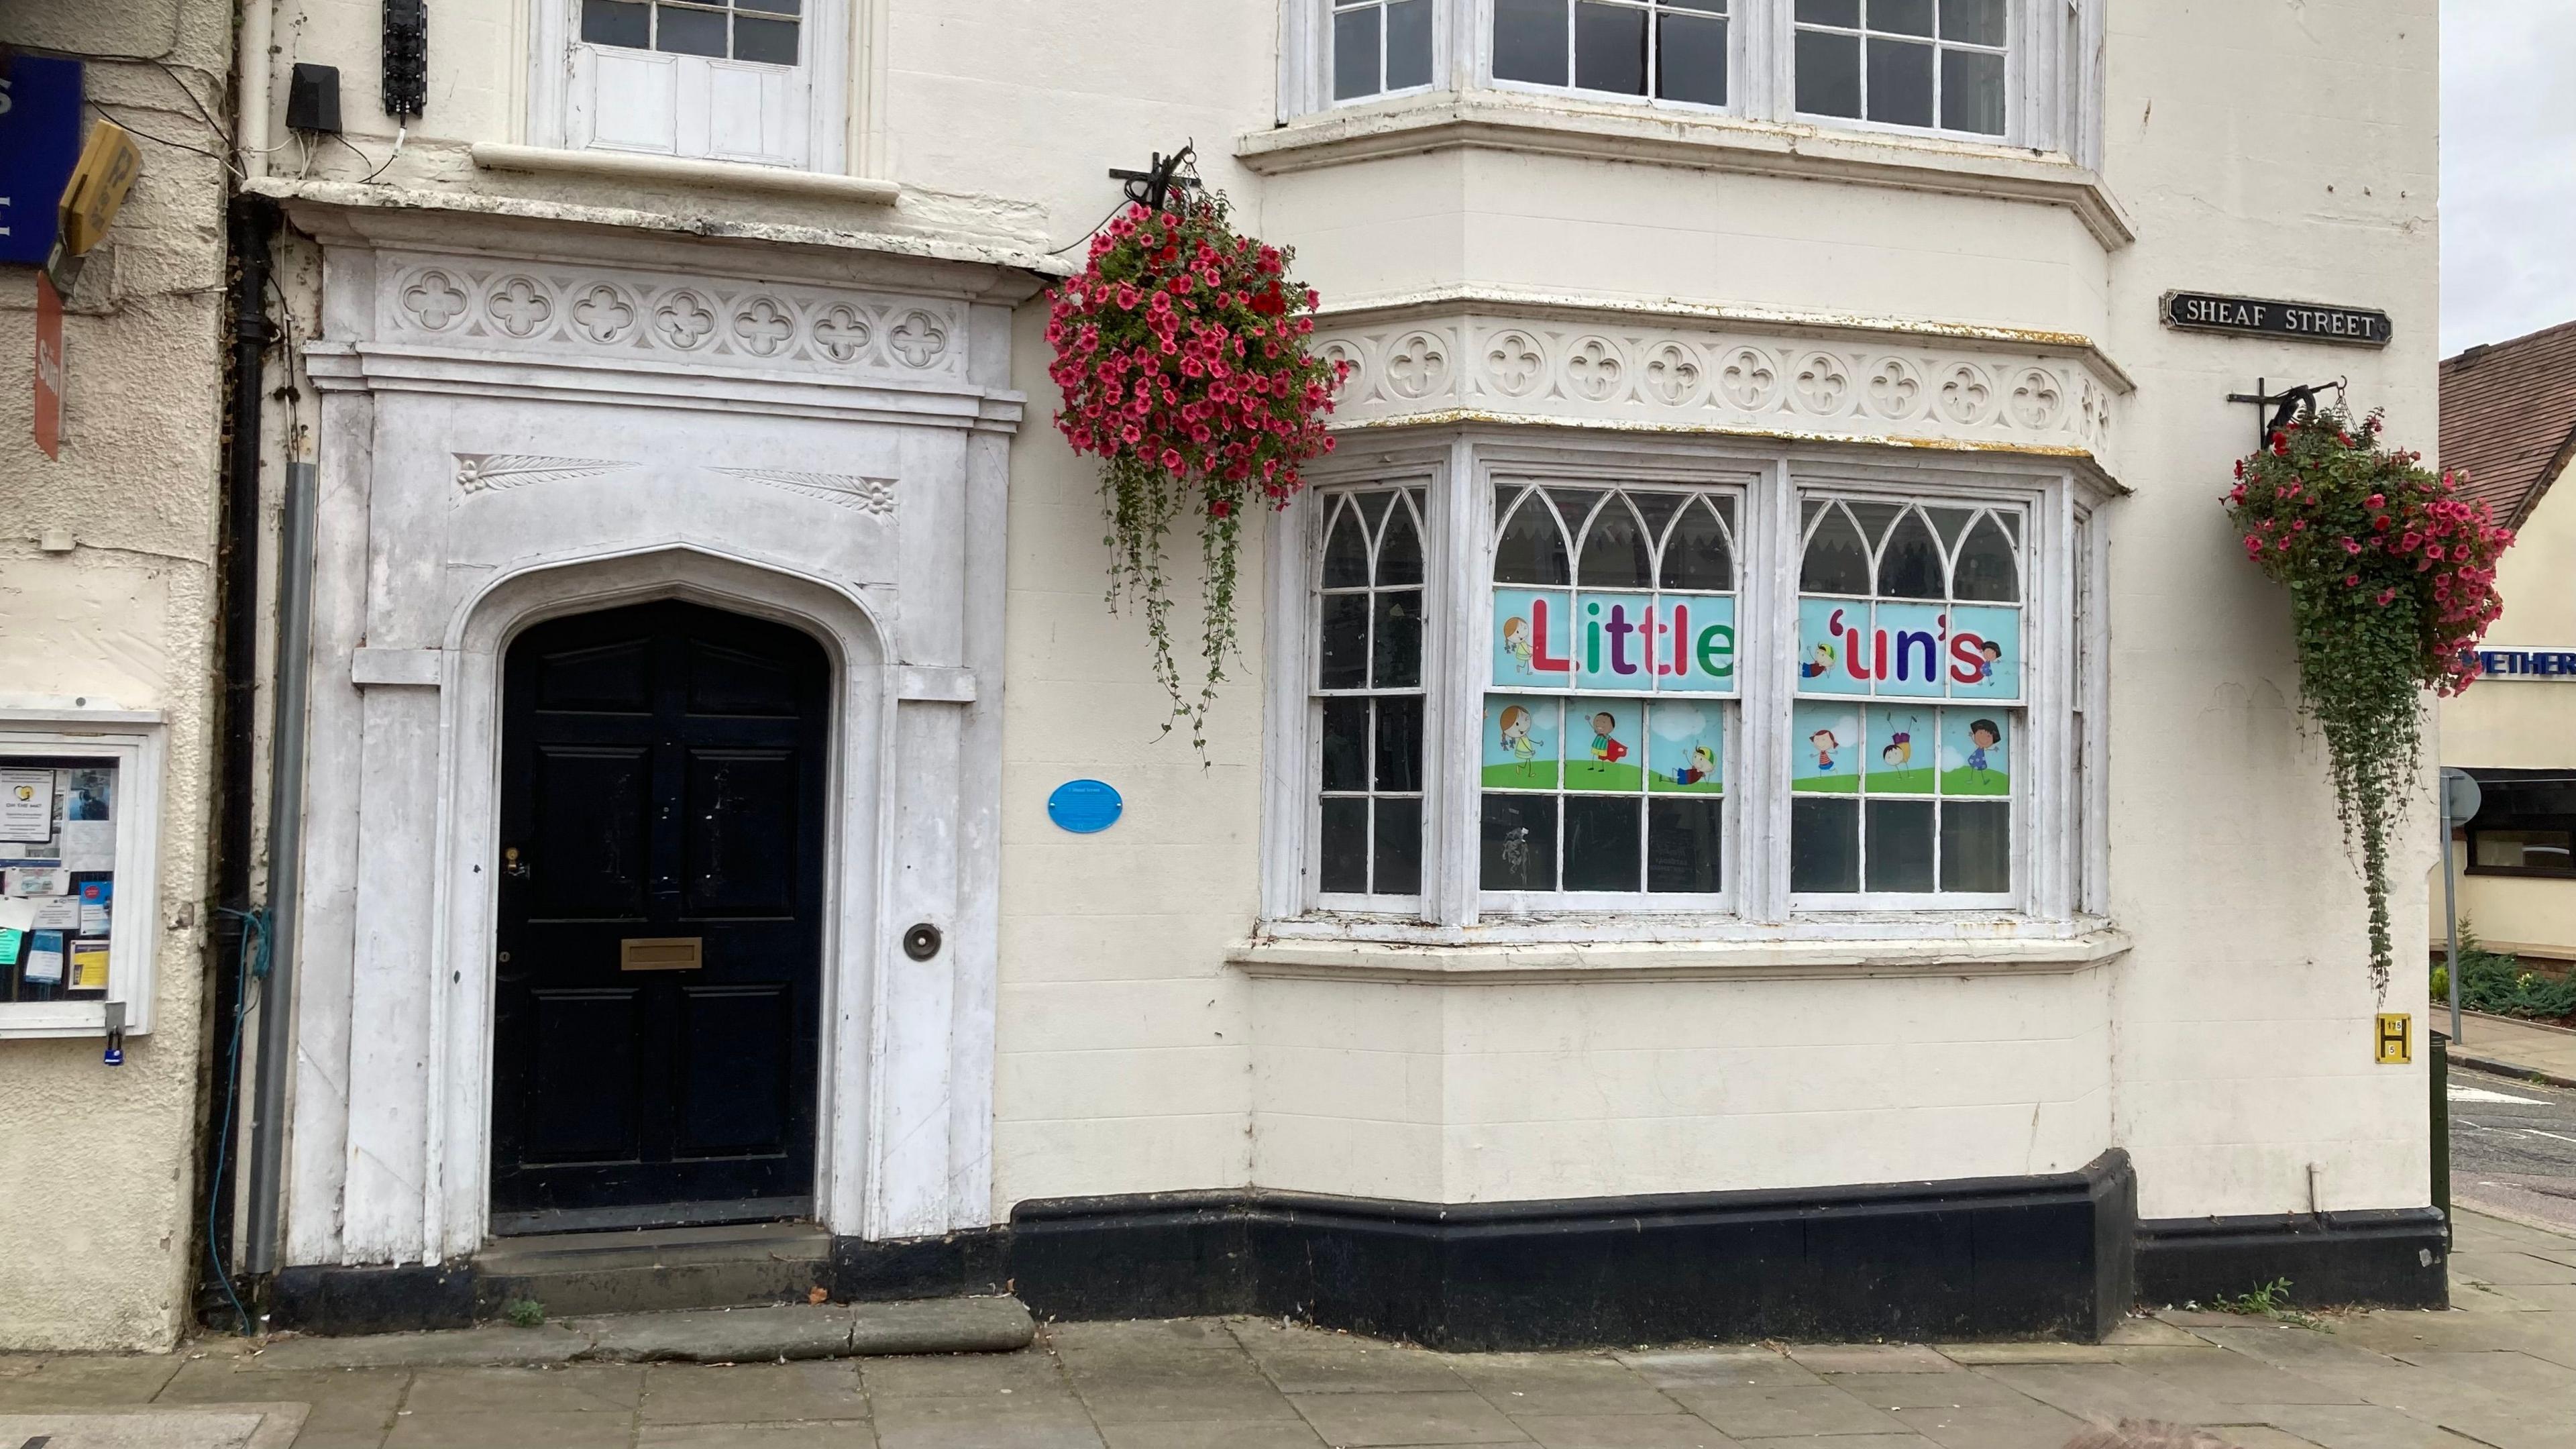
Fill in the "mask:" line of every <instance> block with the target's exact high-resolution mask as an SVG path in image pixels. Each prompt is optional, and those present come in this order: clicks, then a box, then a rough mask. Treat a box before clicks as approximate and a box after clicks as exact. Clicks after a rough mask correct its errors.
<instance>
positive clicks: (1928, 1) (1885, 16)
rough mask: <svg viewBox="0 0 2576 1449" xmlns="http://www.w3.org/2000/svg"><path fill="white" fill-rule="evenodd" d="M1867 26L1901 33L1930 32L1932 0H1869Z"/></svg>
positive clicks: (1927, 33) (1916, 33)
mask: <svg viewBox="0 0 2576 1449" xmlns="http://www.w3.org/2000/svg"><path fill="white" fill-rule="evenodd" d="M1869 28H1870V29H1872V30H1893V31H1896V32H1897V33H1898V34H1901V35H1930V34H1931V33H1932V0H1869Z"/></svg>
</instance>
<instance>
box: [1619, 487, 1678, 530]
mask: <svg viewBox="0 0 2576 1449" xmlns="http://www.w3.org/2000/svg"><path fill="white" fill-rule="evenodd" d="M1690 501H1691V495H1689V494H1687V493H1658V492H1655V491H1653V490H1651V489H1640V490H1639V491H1637V492H1634V493H1631V494H1629V495H1628V506H1629V507H1631V508H1634V509H1636V510H1637V516H1638V517H1639V518H1642V519H1644V520H1646V538H1647V540H1648V542H1650V543H1651V542H1652V541H1653V540H1655V539H1659V538H1662V537H1663V536H1664V530H1665V529H1666V528H1669V527H1670V526H1671V525H1672V521H1673V515H1674V514H1676V513H1679V512H1680V511H1681V507H1682V505H1683V504H1685V503H1688V502H1690Z"/></svg>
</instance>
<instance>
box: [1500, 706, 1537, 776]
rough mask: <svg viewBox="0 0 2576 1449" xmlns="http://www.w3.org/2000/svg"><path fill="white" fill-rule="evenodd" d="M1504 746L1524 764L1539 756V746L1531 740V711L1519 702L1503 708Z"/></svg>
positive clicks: (1513, 756) (1514, 757)
mask: <svg viewBox="0 0 2576 1449" xmlns="http://www.w3.org/2000/svg"><path fill="white" fill-rule="evenodd" d="M1503 748H1504V749H1507V750H1509V751H1511V752H1512V758H1513V759H1515V760H1518V761H1520V762H1521V763H1522V764H1524V765H1526V764H1528V763H1529V762H1530V761H1532V760H1534V759H1537V758H1538V746H1537V745H1535V744H1533V743H1531V742H1530V712H1529V711H1528V710H1526V709H1523V708H1522V707H1521V706H1519V705H1517V704H1515V705H1511V706H1508V707H1506V708H1505V709H1504V710H1503Z"/></svg>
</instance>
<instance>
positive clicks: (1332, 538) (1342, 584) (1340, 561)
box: [1324, 495, 1369, 589]
mask: <svg viewBox="0 0 2576 1449" xmlns="http://www.w3.org/2000/svg"><path fill="white" fill-rule="evenodd" d="M1335 502H1336V504H1337V505H1338V506H1337V507H1336V508H1335V509H1334V511H1333V526H1332V531H1331V532H1329V533H1327V534H1326V535H1325V536H1324V587H1325V588H1328V589H1364V588H1367V587H1368V581H1369V547H1368V535H1367V534H1366V533H1365V532H1364V531H1362V529H1361V526H1360V511H1359V509H1358V508H1357V507H1356V506H1354V504H1353V502H1352V500H1351V499H1350V498H1349V497H1348V496H1347V495H1346V496H1344V497H1342V498H1339V499H1336V500H1335Z"/></svg>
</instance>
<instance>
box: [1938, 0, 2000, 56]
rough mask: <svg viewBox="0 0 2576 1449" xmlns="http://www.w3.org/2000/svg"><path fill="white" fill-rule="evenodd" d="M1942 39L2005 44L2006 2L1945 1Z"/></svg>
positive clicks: (1943, 2)
mask: <svg viewBox="0 0 2576 1449" xmlns="http://www.w3.org/2000/svg"><path fill="white" fill-rule="evenodd" d="M1941 38H1942V39H1943V40H1964V41H1966V42H1967V43H1969V44H1970V45H2001V44H2003V43H2004V0H1941Z"/></svg>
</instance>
